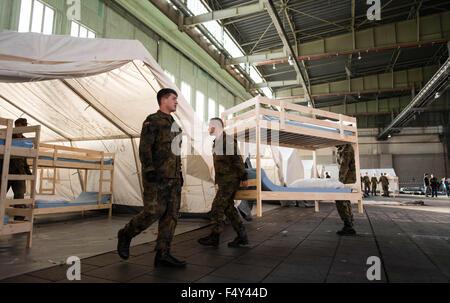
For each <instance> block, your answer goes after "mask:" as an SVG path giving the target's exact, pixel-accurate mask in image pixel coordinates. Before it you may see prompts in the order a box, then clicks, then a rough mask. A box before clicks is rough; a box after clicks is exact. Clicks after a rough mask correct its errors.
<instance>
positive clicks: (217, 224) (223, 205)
mask: <svg viewBox="0 0 450 303" xmlns="http://www.w3.org/2000/svg"><path fill="white" fill-rule="evenodd" d="M239 185H240V181H239V180H235V181H234V182H230V183H227V184H222V183H221V184H219V190H218V191H217V193H216V196H215V198H214V201H213V203H212V207H211V224H212V225H213V226H212V231H213V232H216V233H221V232H222V231H223V226H224V223H225V219H224V216H226V217H227V218H228V219H229V220H230V222H231V225H232V226H233V229H234V230H235V231H236V232H237V231H238V226H239V225H240V224H241V223H242V219H241V217H240V216H239V214H238V212H237V210H236V208H235V207H234V195H235V194H236V191H237V190H238V189H239Z"/></svg>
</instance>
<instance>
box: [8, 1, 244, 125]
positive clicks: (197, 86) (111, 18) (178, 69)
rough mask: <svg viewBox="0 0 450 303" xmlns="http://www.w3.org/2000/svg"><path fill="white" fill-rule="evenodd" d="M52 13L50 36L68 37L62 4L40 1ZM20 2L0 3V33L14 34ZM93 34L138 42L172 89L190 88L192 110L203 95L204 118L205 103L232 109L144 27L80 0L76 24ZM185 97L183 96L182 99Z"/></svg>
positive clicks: (209, 81)
mask: <svg viewBox="0 0 450 303" xmlns="http://www.w3.org/2000/svg"><path fill="white" fill-rule="evenodd" d="M41 2H43V3H45V4H47V5H48V6H50V7H52V8H53V9H54V10H55V20H54V30H53V32H54V34H56V35H70V21H69V20H68V19H67V16H66V12H67V9H68V6H67V4H66V0H41ZM19 11H20V0H0V29H7V30H14V31H15V30H17V28H18V23H19V22H18V19H19ZM78 22H79V23H81V24H82V25H84V26H85V27H87V28H89V29H90V30H92V31H94V32H95V33H96V36H97V38H111V39H131V40H139V41H140V42H141V43H142V44H143V45H144V46H145V47H146V48H147V50H148V51H149V53H150V54H151V55H152V56H153V57H154V58H155V59H156V60H157V61H158V63H159V65H160V66H161V67H162V68H163V69H164V70H165V71H167V72H168V73H170V74H171V75H173V76H174V78H175V84H176V86H177V87H178V88H179V89H180V90H181V82H182V81H184V82H185V83H187V84H188V85H189V86H190V87H191V96H190V99H191V104H192V105H193V107H194V109H195V108H196V107H195V106H196V102H195V96H196V91H197V90H198V91H201V92H202V93H203V94H204V95H205V107H204V113H205V114H204V117H203V119H204V120H205V121H206V119H207V117H208V111H209V109H208V99H209V98H211V99H213V100H215V101H216V105H215V113H216V115H218V113H219V104H221V105H223V106H224V108H225V109H227V108H230V107H232V106H234V105H235V102H236V101H235V100H236V98H235V96H234V95H233V94H232V93H231V92H230V91H229V90H227V89H226V88H224V87H223V86H222V85H221V84H220V83H219V82H217V81H216V80H215V79H214V78H213V77H212V76H211V75H209V74H207V73H205V72H204V70H202V69H201V68H200V67H199V66H198V65H196V64H195V63H193V62H192V61H191V60H189V59H188V58H187V57H185V56H184V55H183V54H181V53H180V52H179V51H177V50H176V49H175V48H173V47H172V46H171V45H169V44H168V43H167V42H166V41H164V40H162V39H161V38H160V37H159V36H158V35H157V34H156V33H154V32H153V31H152V30H151V29H148V28H146V27H137V26H135V25H134V24H133V22H131V20H128V19H126V18H125V17H123V16H122V15H120V14H119V12H116V11H115V10H114V9H113V8H111V7H109V6H108V5H106V4H105V3H103V2H102V1H99V0H81V20H79V21H78ZM186 97H187V96H186Z"/></svg>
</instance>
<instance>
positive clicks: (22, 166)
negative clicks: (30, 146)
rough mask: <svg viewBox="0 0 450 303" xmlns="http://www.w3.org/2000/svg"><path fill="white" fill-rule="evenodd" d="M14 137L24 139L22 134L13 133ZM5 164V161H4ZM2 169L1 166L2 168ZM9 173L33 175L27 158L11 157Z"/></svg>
mask: <svg viewBox="0 0 450 303" xmlns="http://www.w3.org/2000/svg"><path fill="white" fill-rule="evenodd" d="M12 137H13V139H24V138H25V137H24V136H23V135H22V134H13V135H12ZM1 164H2V166H3V161H2V163H1ZM0 170H1V168H0ZM9 174H11V175H31V174H32V173H31V170H30V166H29V165H28V163H27V159H26V158H11V159H10V160H9Z"/></svg>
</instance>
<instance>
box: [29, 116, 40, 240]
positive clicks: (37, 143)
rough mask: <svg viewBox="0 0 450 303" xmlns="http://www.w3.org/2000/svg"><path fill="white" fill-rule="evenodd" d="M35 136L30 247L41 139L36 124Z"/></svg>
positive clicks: (30, 233)
mask: <svg viewBox="0 0 450 303" xmlns="http://www.w3.org/2000/svg"><path fill="white" fill-rule="evenodd" d="M35 134H36V136H35V138H34V146H35V147H36V155H35V157H33V168H32V169H33V175H34V178H33V179H32V180H31V196H30V198H31V205H30V208H31V210H30V214H31V215H30V218H29V220H30V222H31V228H30V232H29V233H28V241H27V247H28V248H31V246H32V245H33V224H34V203H35V201H36V181H37V180H36V177H37V173H38V159H39V142H40V140H41V126H40V125H39V126H37V131H36V132H35Z"/></svg>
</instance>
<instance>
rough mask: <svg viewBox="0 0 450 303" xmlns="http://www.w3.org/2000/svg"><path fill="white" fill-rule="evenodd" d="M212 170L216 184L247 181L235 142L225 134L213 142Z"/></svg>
mask: <svg viewBox="0 0 450 303" xmlns="http://www.w3.org/2000/svg"><path fill="white" fill-rule="evenodd" d="M212 152H213V159H214V170H215V172H216V176H215V182H216V184H224V183H229V182H234V181H238V180H241V181H243V180H247V172H246V171H245V164H244V161H243V160H242V156H241V155H240V154H239V148H238V144H237V141H236V140H235V139H234V138H233V137H231V136H229V135H227V134H226V133H225V132H223V134H222V135H221V136H220V137H219V138H216V139H215V140H214V144H213V150H212Z"/></svg>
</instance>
